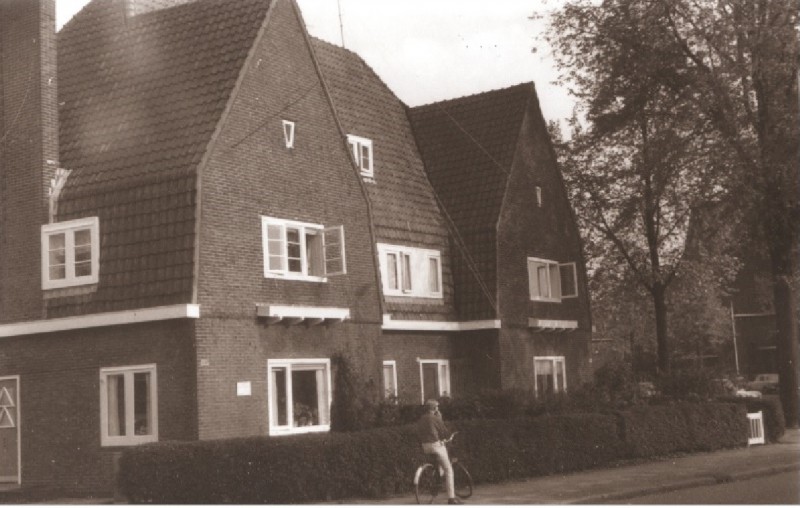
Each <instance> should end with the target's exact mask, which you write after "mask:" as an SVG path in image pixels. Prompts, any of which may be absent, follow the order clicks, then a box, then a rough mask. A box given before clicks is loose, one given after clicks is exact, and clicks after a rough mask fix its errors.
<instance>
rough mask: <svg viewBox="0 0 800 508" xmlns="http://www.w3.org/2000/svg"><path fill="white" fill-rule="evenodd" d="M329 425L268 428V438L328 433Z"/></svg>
mask: <svg viewBox="0 0 800 508" xmlns="http://www.w3.org/2000/svg"><path fill="white" fill-rule="evenodd" d="M330 430H331V426H330V425H309V426H306V427H281V428H274V427H273V428H270V429H269V435H270V436H290V435H296V434H312V433H314V432H330Z"/></svg>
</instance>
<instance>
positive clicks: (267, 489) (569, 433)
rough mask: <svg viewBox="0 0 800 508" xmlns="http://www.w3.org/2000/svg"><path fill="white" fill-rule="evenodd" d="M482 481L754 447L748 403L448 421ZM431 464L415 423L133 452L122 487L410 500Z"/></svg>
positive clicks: (143, 497) (161, 496) (206, 496)
mask: <svg viewBox="0 0 800 508" xmlns="http://www.w3.org/2000/svg"><path fill="white" fill-rule="evenodd" d="M448 426H449V427H450V428H451V429H453V430H458V431H459V432H460V434H459V436H458V437H457V438H456V441H455V443H454V447H453V455H454V456H457V457H459V458H460V459H461V460H462V461H463V462H464V464H465V465H466V466H467V467H468V468H469V470H470V472H471V473H472V476H473V479H474V481H475V482H476V483H484V482H498V481H505V480H511V479H519V478H527V477H531V476H538V475H547V474H555V473H562V472H567V471H577V470H581V469H587V468H591V467H596V466H602V465H607V464H609V463H612V462H614V461H617V460H620V459H625V458H629V457H641V456H653V455H660V454H666V453H671V452H674V451H700V450H711V449H716V448H724V447H730V446H737V445H743V444H744V443H746V442H747V431H748V430H747V429H748V427H747V421H746V418H745V408H744V407H743V406H742V405H741V404H707V405H703V406H701V405H693V404H676V405H674V406H665V407H653V406H649V407H648V406H643V407H641V408H636V409H634V410H631V411H625V412H621V413H617V414H608V415H605V414H564V415H546V416H539V417H535V418H530V417H519V418H511V419H502V420H485V419H484V420H461V421H456V422H448ZM422 460H423V455H422V451H421V449H420V447H419V445H418V444H417V443H416V438H415V435H414V429H413V426H411V425H405V426H399V427H384V428H376V429H370V430H365V431H359V432H342V433H336V432H332V433H326V434H309V435H299V436H284V437H253V438H241V439H228V440H218V441H193V442H160V443H153V444H148V445H143V446H139V447H134V448H130V449H127V450H125V451H124V452H123V455H122V458H121V460H120V464H119V466H120V471H119V473H120V474H119V476H118V482H119V485H118V488H119V492H121V493H122V494H123V495H124V496H126V497H127V498H128V500H129V501H130V502H133V503H141V502H151V503H159V504H176V503H181V504H199V503H213V504H221V503H237V504H256V503H257V504H288V503H311V502H316V501H325V500H331V501H333V500H341V499H348V498H381V497H386V496H389V495H393V494H403V493H409V492H410V491H411V488H412V485H411V483H412V482H411V480H412V475H413V472H414V470H415V468H416V466H417V465H418V464H419V463H420V462H421V461H422Z"/></svg>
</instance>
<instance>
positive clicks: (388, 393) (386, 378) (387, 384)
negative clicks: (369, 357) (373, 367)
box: [383, 360, 397, 399]
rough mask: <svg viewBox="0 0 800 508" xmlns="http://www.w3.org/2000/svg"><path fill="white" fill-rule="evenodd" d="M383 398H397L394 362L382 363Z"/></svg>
mask: <svg viewBox="0 0 800 508" xmlns="http://www.w3.org/2000/svg"><path fill="white" fill-rule="evenodd" d="M383 396H384V398H387V399H389V398H392V397H397V362H395V361H394V360H387V361H385V362H383Z"/></svg>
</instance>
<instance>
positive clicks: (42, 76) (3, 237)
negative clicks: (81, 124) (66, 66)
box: [0, 0, 58, 323]
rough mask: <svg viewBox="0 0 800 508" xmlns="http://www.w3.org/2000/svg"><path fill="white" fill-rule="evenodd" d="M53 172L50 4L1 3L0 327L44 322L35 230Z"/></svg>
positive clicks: (28, 0) (43, 0)
mask: <svg viewBox="0 0 800 508" xmlns="http://www.w3.org/2000/svg"><path fill="white" fill-rule="evenodd" d="M57 167H58V97H57V92H56V33H55V0H0V323H8V322H16V321H29V320H35V319H41V318H42V317H43V299H42V289H41V252H40V241H41V240H40V227H41V225H42V224H45V223H46V222H47V218H48V211H49V200H48V187H49V185H50V180H51V179H52V178H53V177H54V176H55V170H56V168H57Z"/></svg>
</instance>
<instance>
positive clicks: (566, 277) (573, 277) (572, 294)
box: [558, 263, 578, 298]
mask: <svg viewBox="0 0 800 508" xmlns="http://www.w3.org/2000/svg"><path fill="white" fill-rule="evenodd" d="M558 272H559V275H560V276H561V298H577V296H578V272H577V271H576V268H575V263H562V264H560V265H558Z"/></svg>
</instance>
